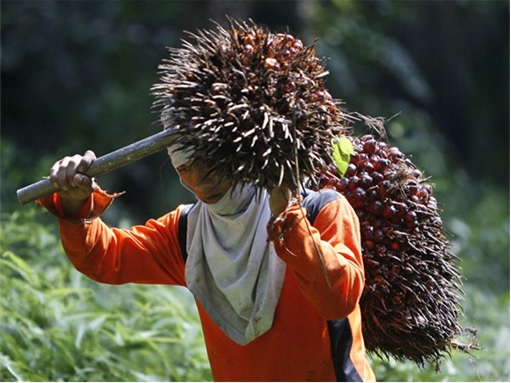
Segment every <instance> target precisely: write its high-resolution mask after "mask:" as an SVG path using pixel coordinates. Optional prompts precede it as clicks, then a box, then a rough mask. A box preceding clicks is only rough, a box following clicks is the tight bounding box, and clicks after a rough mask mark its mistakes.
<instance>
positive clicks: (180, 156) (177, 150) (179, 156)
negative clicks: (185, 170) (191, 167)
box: [167, 144, 194, 169]
mask: <svg viewBox="0 0 511 383" xmlns="http://www.w3.org/2000/svg"><path fill="white" fill-rule="evenodd" d="M167 153H168V154H169V157H170V162H172V166H174V168H176V169H177V168H178V167H179V166H181V165H183V164H186V163H187V162H188V161H190V160H191V159H192V158H193V154H194V150H193V149H191V148H183V147H182V145H180V144H173V145H170V146H169V147H167Z"/></svg>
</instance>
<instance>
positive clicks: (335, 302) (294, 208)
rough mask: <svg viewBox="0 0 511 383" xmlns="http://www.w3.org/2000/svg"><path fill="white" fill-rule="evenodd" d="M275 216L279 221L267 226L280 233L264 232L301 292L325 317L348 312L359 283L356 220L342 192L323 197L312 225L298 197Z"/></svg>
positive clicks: (361, 276)
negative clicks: (325, 199) (335, 196)
mask: <svg viewBox="0 0 511 383" xmlns="http://www.w3.org/2000/svg"><path fill="white" fill-rule="evenodd" d="M278 218H281V219H280V220H277V221H280V222H281V223H280V224H278V225H276V227H274V229H273V231H275V232H277V233H282V234H277V235H275V233H272V230H271V229H270V230H269V232H270V238H272V239H274V240H273V242H274V245H275V249H276V251H277V254H278V255H279V256H280V257H281V258H282V259H283V260H284V261H285V262H286V263H287V265H288V266H289V267H290V268H291V269H292V270H293V271H294V273H295V274H296V276H297V279H298V284H299V286H300V289H301V290H302V292H303V294H304V295H305V296H307V297H308V298H309V299H310V301H311V302H312V303H313V305H314V306H315V307H316V309H317V310H318V311H319V313H320V314H321V315H322V316H323V317H324V318H325V319H327V320H333V319H342V318H345V317H346V316H348V315H349V314H350V313H351V312H352V311H353V310H355V308H356V307H357V304H358V302H359V300H360V297H361V295H362V291H363V288H364V267H363V261H362V254H361V245H360V231H359V222H358V217H357V216H356V214H355V212H354V210H353V209H352V207H351V205H349V203H348V201H347V200H346V199H345V198H344V197H341V198H339V199H336V200H333V201H331V202H329V203H327V204H326V205H325V206H324V207H323V208H322V209H321V211H320V212H319V213H318V215H317V217H316V220H315V222H314V226H312V225H311V224H310V223H309V221H308V220H307V219H306V211H305V208H303V207H300V206H299V204H298V203H296V204H292V205H291V206H290V207H289V208H288V209H287V210H286V211H284V212H283V213H282V214H281V216H279V217H278ZM277 221H276V222H277ZM320 256H321V258H322V260H323V263H324V267H323V265H322V262H321V261H320Z"/></svg>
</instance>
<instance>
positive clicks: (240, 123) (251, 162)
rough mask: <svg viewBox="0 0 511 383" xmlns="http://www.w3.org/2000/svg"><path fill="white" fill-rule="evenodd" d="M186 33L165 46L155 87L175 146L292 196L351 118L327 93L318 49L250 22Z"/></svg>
mask: <svg viewBox="0 0 511 383" xmlns="http://www.w3.org/2000/svg"><path fill="white" fill-rule="evenodd" d="M229 22H230V27H229V28H228V29H224V28H223V27H221V26H220V25H217V28H216V30H200V31H198V32H197V33H196V34H190V35H191V37H192V38H193V39H194V41H193V43H192V42H188V41H185V42H184V43H183V46H182V47H181V48H169V52H170V58H168V59H165V60H163V62H162V64H161V65H160V66H159V69H160V71H161V76H160V79H161V83H159V84H155V85H154V86H153V88H152V92H153V95H154V96H155V97H156V100H155V103H154V105H155V106H156V107H158V108H160V113H161V116H162V120H163V124H164V126H166V127H170V128H172V129H173V130H174V131H175V132H176V137H178V138H177V140H176V143H177V145H179V146H178V147H180V148H182V149H183V150H184V149H186V150H187V151H191V152H193V157H192V158H193V160H194V161H202V162H206V163H209V164H210V165H211V166H212V167H214V170H215V172H216V173H217V174H218V175H220V176H221V177H224V178H229V179H230V180H232V181H233V183H234V184H242V183H253V184H254V185H255V186H256V187H259V188H272V187H274V186H279V185H282V184H285V185H287V186H289V187H290V188H291V189H292V190H298V188H299V186H300V184H301V182H302V181H303V180H304V179H306V178H312V179H314V177H315V175H316V174H317V173H318V171H319V170H320V169H322V168H324V167H325V166H326V165H327V164H328V163H330V162H331V158H330V141H331V139H332V137H335V136H336V135H338V134H340V133H342V132H343V131H344V126H345V125H346V122H347V121H348V120H349V117H348V116H347V115H346V114H344V113H343V112H342V111H341V109H339V108H338V107H337V105H338V104H339V102H338V101H336V100H334V99H333V98H332V96H331V95H330V94H329V93H328V91H327V90H326V89H325V87H324V77H325V76H326V75H327V74H328V72H327V70H326V69H325V66H324V63H323V60H322V59H319V58H318V57H316V54H315V50H314V46H313V45H311V46H305V45H304V43H303V42H302V41H301V40H300V39H298V38H295V37H293V36H292V35H290V34H289V33H276V34H275V33H271V32H269V31H268V30H265V29H263V28H262V27H259V26H257V25H256V24H254V23H253V22H252V21H250V22H243V21H236V20H232V19H229Z"/></svg>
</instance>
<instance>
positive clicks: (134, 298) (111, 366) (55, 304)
mask: <svg viewBox="0 0 511 383" xmlns="http://www.w3.org/2000/svg"><path fill="white" fill-rule="evenodd" d="M39 212H40V211H39ZM41 221H43V220H42V219H41V214H37V213H36V212H35V211H34V210H28V211H26V212H23V213H15V214H13V215H11V216H3V217H2V232H3V233H2V235H1V241H0V248H1V256H0V296H1V298H0V380H1V381H61V380H62V381H207V380H211V374H210V371H209V364H208V361H207V357H206V353H205V349H204V344H203V340H202V334H201V330H200V326H199V323H198V319H197V315H196V309H195V304H194V302H193V299H192V298H191V296H190V295H189V293H188V292H186V291H185V290H182V289H180V288H177V287H170V286H142V285H123V286H108V285H101V284H97V283H94V282H91V281H89V280H88V279H87V278H85V277H83V276H82V275H81V274H79V273H78V272H76V271H75V270H74V269H73V268H72V266H71V265H70V263H69V262H68V261H67V260H66V259H65V255H64V254H63V252H62V250H61V247H60V244H59V243H58V237H57V236H56V233H55V231H54V230H55V225H51V224H50V225H45V224H43V223H41Z"/></svg>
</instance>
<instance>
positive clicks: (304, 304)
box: [39, 191, 374, 381]
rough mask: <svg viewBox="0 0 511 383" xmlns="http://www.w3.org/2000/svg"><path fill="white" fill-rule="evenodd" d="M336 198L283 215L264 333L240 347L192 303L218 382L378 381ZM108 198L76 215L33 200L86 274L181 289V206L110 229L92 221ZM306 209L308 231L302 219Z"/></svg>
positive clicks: (349, 239)
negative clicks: (273, 304)
mask: <svg viewBox="0 0 511 383" xmlns="http://www.w3.org/2000/svg"><path fill="white" fill-rule="evenodd" d="M332 193H333V192H331V191H325V192H324V193H323V194H322V193H314V198H313V199H312V200H310V201H311V203H309V204H308V205H307V204H306V203H304V205H305V206H308V209H307V210H305V209H304V210H302V209H303V208H301V207H300V206H298V205H294V206H292V207H290V208H288V209H287V210H286V211H285V212H284V213H283V215H284V216H285V217H286V222H293V228H292V230H289V231H286V234H285V235H284V236H283V238H282V240H276V241H275V242H274V244H275V249H276V252H277V254H278V256H279V257H281V258H282V259H283V260H284V261H285V262H286V264H287V265H288V267H287V271H286V275H285V279H284V284H283V287H282V291H281V295H280V298H279V302H278V305H277V308H276V312H275V318H274V322H273V325H272V328H271V329H270V330H269V331H268V332H266V333H265V334H263V335H261V336H260V337H258V338H256V339H255V340H254V341H252V342H250V343H248V344H247V345H244V346H241V345H239V344H237V343H235V342H234V341H232V340H231V339H230V338H229V337H227V336H226V335H225V334H224V333H223V332H222V330H220V329H219V328H218V326H217V325H216V324H215V323H214V322H213V320H212V319H211V318H210V317H209V316H208V314H207V313H206V312H205V310H204V309H203V307H202V306H201V305H200V303H199V302H198V301H197V307H198V310H199V316H200V320H201V323H202V328H203V333H204V338H205V343H206V348H207V352H208V357H209V360H210V365H211V369H212V374H213V378H214V379H215V380H216V381H335V380H345V381H352V380H364V381H373V380H374V374H373V372H372V370H371V368H370V366H369V364H368V363H367V361H366V358H365V347H364V342H363V339H362V329H361V317H360V309H359V306H358V301H359V298H360V296H361V294H362V290H363V286H364V273H363V263H362V258H361V250H360V235H359V231H358V220H357V217H356V215H355V213H354V211H353V209H352V208H351V206H350V205H349V203H348V202H347V201H346V200H345V199H344V197H342V196H340V195H337V194H335V195H334V194H332ZM307 198H308V197H307ZM307 198H306V199H305V200H304V202H306V201H308V200H307ZM111 201H112V198H111V197H110V196H108V195H106V193H104V192H101V191H96V192H95V193H94V194H93V196H92V197H91V199H90V200H89V201H88V203H86V204H85V205H84V208H83V209H82V212H81V213H80V215H79V216H78V217H66V216H65V215H64V214H63V211H62V208H61V206H60V202H59V200H58V196H57V195H56V194H54V195H53V196H49V197H46V198H43V199H41V200H40V201H39V203H40V204H42V205H43V206H45V207H46V208H47V209H48V210H49V211H50V212H52V213H53V214H55V215H56V216H57V217H58V222H59V230H60V234H61V240H62V244H63V247H64V250H65V252H66V254H67V256H68V258H69V259H70V260H71V262H72V263H73V265H74V266H75V267H76V268H77V269H78V270H79V271H80V272H82V273H84V274H85V275H87V276H88V277H89V278H91V279H93V280H96V281H98V282H102V283H109V284H122V283H130V282H132V283H146V284H151V283H152V284H171V285H181V286H186V282H185V256H184V255H185V254H183V251H182V245H181V243H182V238H183V235H186V233H183V232H182V230H183V225H181V226H180V225H179V221H180V219H183V218H182V217H183V212H184V211H185V206H179V207H178V208H177V209H176V210H174V211H171V212H170V213H168V214H166V215H164V216H162V217H161V218H159V219H156V220H154V219H152V220H149V221H147V222H146V223H145V225H139V226H134V227H132V228H130V229H116V228H110V227H108V226H107V225H106V224H105V223H104V222H103V221H102V220H101V219H100V218H97V217H98V216H99V215H100V214H101V212H103V211H104V210H105V209H106V207H107V206H108V205H109V204H110V203H111ZM310 210H314V211H315V212H314V213H313V214H314V217H313V219H311V217H310V214H309V219H311V221H312V222H313V223H314V225H313V226H312V225H310V224H309V222H308V220H307V219H305V215H304V214H306V213H307V212H308V213H311V211H310ZM184 229H186V227H184ZM180 239H181V241H180ZM318 252H320V253H321V256H322V259H323V260H324V264H325V270H326V276H325V270H324V269H323V266H322V265H321V262H320V261H319V256H318ZM327 277H328V281H327Z"/></svg>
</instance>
